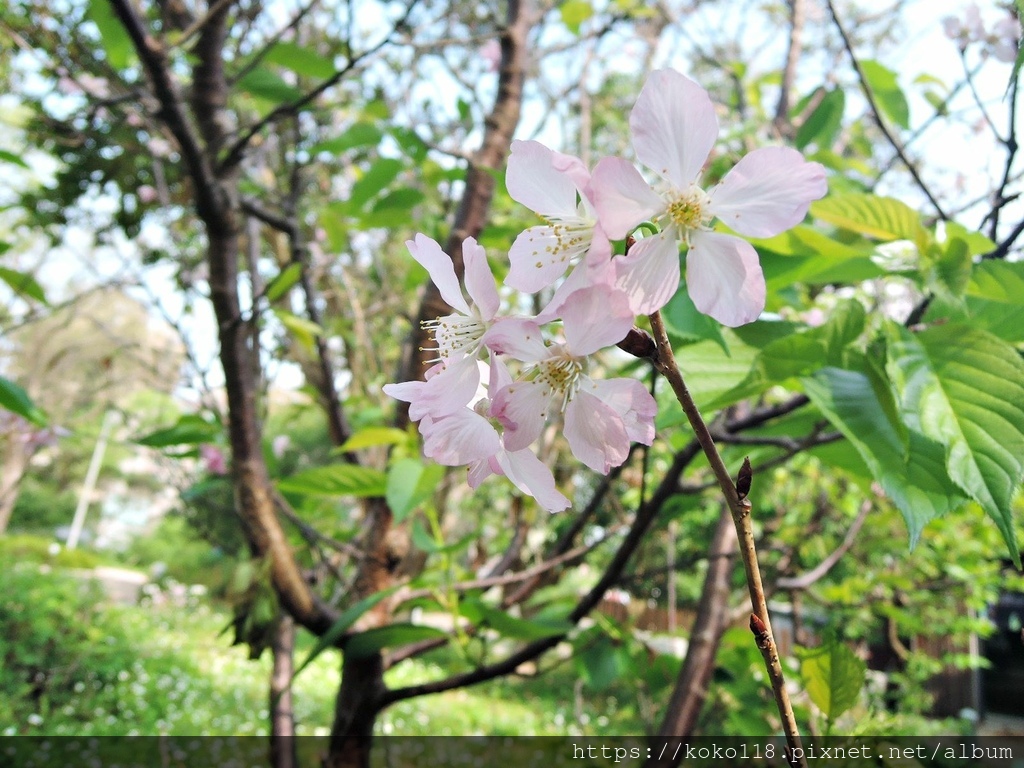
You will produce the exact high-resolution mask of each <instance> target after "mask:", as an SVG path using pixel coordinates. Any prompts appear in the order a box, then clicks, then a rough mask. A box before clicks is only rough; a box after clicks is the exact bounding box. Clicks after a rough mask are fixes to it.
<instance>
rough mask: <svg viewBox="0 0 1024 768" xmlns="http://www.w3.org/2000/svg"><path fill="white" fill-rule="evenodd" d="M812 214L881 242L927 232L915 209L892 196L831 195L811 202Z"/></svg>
mask: <svg viewBox="0 0 1024 768" xmlns="http://www.w3.org/2000/svg"><path fill="white" fill-rule="evenodd" d="M811 214H812V215H813V216H814V217H815V218H817V219H821V220H822V221H827V222H829V223H830V224H835V225H836V226H837V227H842V228H843V229H849V230H850V231H852V232H857V233H859V234H862V235H865V236H866V237H871V238H875V239H877V240H882V241H884V242H889V241H892V240H912V241H914V242H915V243H917V242H918V241H919V240H921V239H922V238H923V237H924V235H925V234H926V233H925V230H924V227H923V226H922V225H921V217H920V215H919V214H918V213H917V211H915V210H914V209H913V208H911V207H910V206H908V205H907V204H906V203H902V202H900V201H899V200H895V199H893V198H891V197H879V196H877V195H867V194H846V195H832V196H830V197H827V198H825V199H824V200H818V201H816V202H814V203H811Z"/></svg>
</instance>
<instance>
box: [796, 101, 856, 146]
mask: <svg viewBox="0 0 1024 768" xmlns="http://www.w3.org/2000/svg"><path fill="white" fill-rule="evenodd" d="M845 108H846V94H845V93H844V92H843V90H842V89H841V88H836V89H834V90H831V91H829V92H828V93H827V94H825V96H824V98H822V100H821V102H820V103H819V104H818V106H817V107H815V108H814V111H813V112H811V114H810V115H808V116H807V119H806V120H804V122H803V123H802V124H801V125H800V127H799V128H798V129H797V132H796V137H795V138H794V140H793V143H794V144H796V147H797V149H803V148H804V147H806V146H807V145H808V144H810V143H812V142H813V143H815V144H817V145H818V146H819V147H830V146H832V142H833V140H834V139H835V135H836V132H837V131H838V130H839V127H840V126H841V125H842V123H843V110H844V109H845Z"/></svg>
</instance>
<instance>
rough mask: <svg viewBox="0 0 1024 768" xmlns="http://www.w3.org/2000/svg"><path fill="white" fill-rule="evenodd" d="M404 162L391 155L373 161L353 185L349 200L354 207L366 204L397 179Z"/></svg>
mask: <svg viewBox="0 0 1024 768" xmlns="http://www.w3.org/2000/svg"><path fill="white" fill-rule="evenodd" d="M402 167H403V163H402V161H401V160H396V159H394V158H391V157H382V158H380V159H379V160H377V161H376V162H374V163H373V165H371V166H370V167H369V169H368V170H367V171H366V173H365V174H363V177H362V178H361V179H359V181H357V182H356V183H355V184H353V185H352V192H351V194H350V195H349V202H350V203H351V204H352V205H353V206H354V207H357V208H358V207H359V206H362V205H364V204H365V203H366V202H367V201H368V200H369V199H370V198H371V197H373V196H374V195H376V194H377V193H378V192H380V191H381V190H382V189H384V187H386V186H387V185H388V184H390V183H391V182H392V181H394V180H395V177H397V176H398V174H399V173H400V172H401V170H402Z"/></svg>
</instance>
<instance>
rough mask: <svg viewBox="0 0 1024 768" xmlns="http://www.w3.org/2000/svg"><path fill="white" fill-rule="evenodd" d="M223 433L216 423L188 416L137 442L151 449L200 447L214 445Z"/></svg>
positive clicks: (200, 417)
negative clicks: (203, 444)
mask: <svg viewBox="0 0 1024 768" xmlns="http://www.w3.org/2000/svg"><path fill="white" fill-rule="evenodd" d="M222 432H223V428H222V427H221V425H220V424H218V423H217V422H216V421H212V420H209V419H206V418H204V417H202V416H200V415H198V414H194V413H192V414H186V415H185V416H182V417H181V418H180V419H178V421H177V422H176V423H174V424H172V425H171V426H169V427H164V428H163V429H158V430H156V431H155V432H150V433H149V434H148V435H146V436H145V437H140V438H138V439H136V440H135V442H136V443H138V444H139V445H145V446H148V447H149V448H169V447H170V446H172V445H199V444H200V443H212V442H214V441H216V440H217V439H218V438H219V437H220V436H221V433H222Z"/></svg>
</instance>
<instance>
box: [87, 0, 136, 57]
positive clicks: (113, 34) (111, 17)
mask: <svg viewBox="0 0 1024 768" xmlns="http://www.w3.org/2000/svg"><path fill="white" fill-rule="evenodd" d="M88 16H89V19H90V20H91V21H92V22H93V24H95V25H96V27H97V28H98V29H99V31H100V40H102V42H103V51H104V53H106V54H107V61H109V62H110V65H111V66H112V67H113V68H114V69H124V68H125V67H127V66H128V65H129V64H130V63H131V61H132V57H133V56H134V55H135V48H134V46H132V40H131V38H130V37H129V36H128V32H127V31H125V28H124V25H122V24H121V20H120V19H118V18H117V14H116V13H114V8H113V6H112V5H111V3H110V0H90V3H89V10H88Z"/></svg>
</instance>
